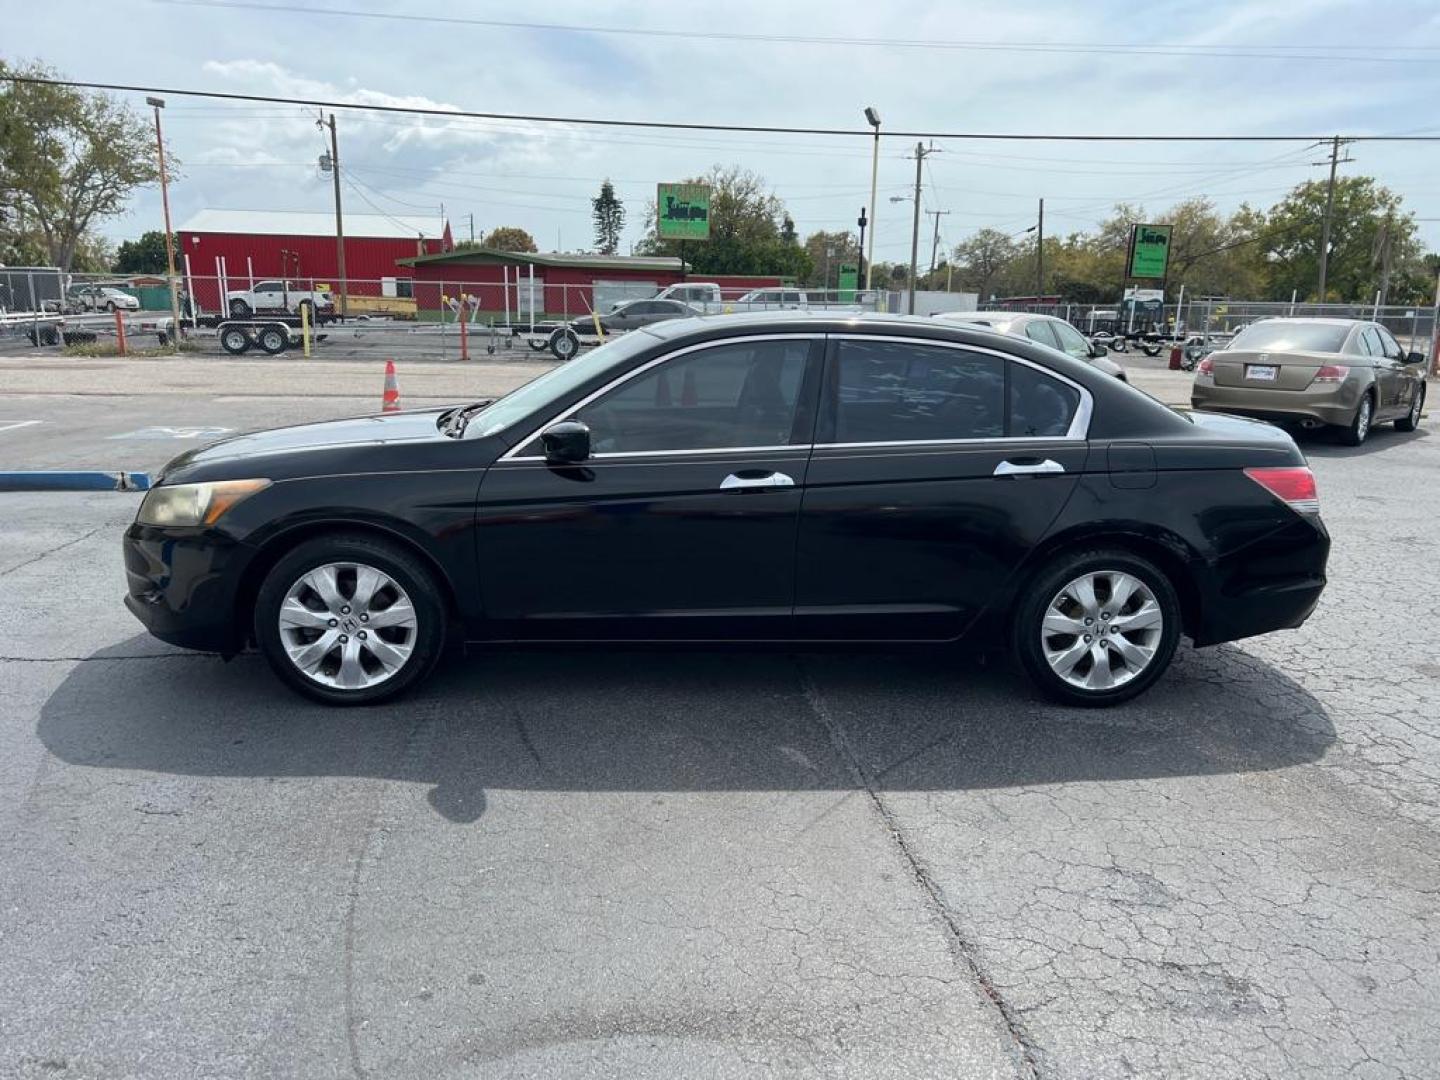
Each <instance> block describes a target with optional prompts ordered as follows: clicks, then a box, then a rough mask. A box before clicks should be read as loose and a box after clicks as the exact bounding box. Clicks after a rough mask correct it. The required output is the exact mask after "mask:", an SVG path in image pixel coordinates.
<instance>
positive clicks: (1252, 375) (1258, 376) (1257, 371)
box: [1245, 364, 1280, 382]
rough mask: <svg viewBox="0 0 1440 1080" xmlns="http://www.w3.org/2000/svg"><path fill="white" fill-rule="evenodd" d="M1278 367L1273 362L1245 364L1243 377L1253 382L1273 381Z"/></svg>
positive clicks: (1277, 372)
mask: <svg viewBox="0 0 1440 1080" xmlns="http://www.w3.org/2000/svg"><path fill="white" fill-rule="evenodd" d="M1279 373H1280V369H1279V368H1278V367H1276V366H1275V365H1274V364H1246V365H1245V378H1247V379H1250V380H1252V381H1254V382H1274V381H1275V376H1276V375H1278V374H1279Z"/></svg>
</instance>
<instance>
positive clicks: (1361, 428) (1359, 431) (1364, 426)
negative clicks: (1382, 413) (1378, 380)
mask: <svg viewBox="0 0 1440 1080" xmlns="http://www.w3.org/2000/svg"><path fill="white" fill-rule="evenodd" d="M1368 434H1370V396H1369V395H1368V394H1367V395H1366V396H1365V397H1363V398H1361V399H1360V411H1359V412H1358V413H1357V414H1356V416H1355V439H1356V441H1358V442H1363V441H1364V440H1365V436H1366V435H1368Z"/></svg>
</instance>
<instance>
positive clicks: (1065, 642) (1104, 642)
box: [1040, 570, 1165, 690]
mask: <svg viewBox="0 0 1440 1080" xmlns="http://www.w3.org/2000/svg"><path fill="white" fill-rule="evenodd" d="M1164 630H1165V616H1164V614H1163V612H1162V611H1161V609H1160V604H1159V602H1158V601H1157V600H1156V599H1155V594H1154V593H1153V592H1152V591H1151V590H1150V587H1149V586H1147V585H1146V584H1145V583H1144V582H1143V581H1141V580H1140V579H1139V578H1138V577H1135V576H1134V575H1132V574H1126V573H1123V572H1121V571H1119V570H1097V571H1094V572H1092V573H1088V574H1082V575H1080V576H1079V577H1077V578H1076V579H1075V580H1074V581H1072V582H1070V584H1068V585H1066V586H1065V587H1064V588H1063V589H1061V590H1060V591H1059V592H1058V593H1056V594H1055V597H1054V599H1052V600H1051V601H1050V603H1049V605H1048V606H1047V607H1046V608H1045V617H1044V619H1043V620H1042V622H1041V627H1040V648H1041V652H1042V653H1043V655H1044V657H1045V661H1046V663H1048V664H1049V665H1050V670H1051V671H1053V672H1054V673H1055V674H1056V675H1058V676H1059V677H1060V678H1061V679H1063V680H1065V682H1067V683H1069V684H1070V685H1071V686H1074V687H1077V688H1079V689H1081V690H1111V689H1114V688H1115V687H1117V686H1124V685H1125V684H1126V683H1128V682H1129V681H1130V680H1131V679H1134V678H1135V677H1136V676H1137V675H1139V674H1140V673H1141V672H1143V671H1144V670H1145V669H1146V668H1148V667H1149V666H1150V662H1151V661H1152V660H1153V659H1154V658H1155V651H1156V650H1157V649H1158V648H1159V647H1160V639H1161V637H1162V636H1163V633H1164Z"/></svg>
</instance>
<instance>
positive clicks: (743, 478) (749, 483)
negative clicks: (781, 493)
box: [720, 469, 795, 491]
mask: <svg viewBox="0 0 1440 1080" xmlns="http://www.w3.org/2000/svg"><path fill="white" fill-rule="evenodd" d="M794 486H795V481H794V480H792V479H791V478H790V477H788V476H786V475H785V474H784V473H783V472H761V471H759V470H758V469H745V470H743V471H741V472H738V473H731V474H730V475H729V476H727V477H725V479H724V480H721V481H720V490H721V491H764V490H765V489H766V488H791V487H794Z"/></svg>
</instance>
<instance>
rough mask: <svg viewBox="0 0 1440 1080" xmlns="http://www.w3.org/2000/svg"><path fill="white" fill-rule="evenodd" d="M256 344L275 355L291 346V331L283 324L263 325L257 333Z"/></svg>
mask: <svg viewBox="0 0 1440 1080" xmlns="http://www.w3.org/2000/svg"><path fill="white" fill-rule="evenodd" d="M255 344H256V345H259V346H260V348H261V349H263V350H264V351H265V352H267V353H269V354H270V355H271V356H275V355H276V354H277V353H282V352H284V351H285V350H286V349H288V348H289V347H290V331H289V330H288V329H286V328H285V327H283V326H262V327H261V328H260V332H259V333H258V334H256V335H255Z"/></svg>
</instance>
